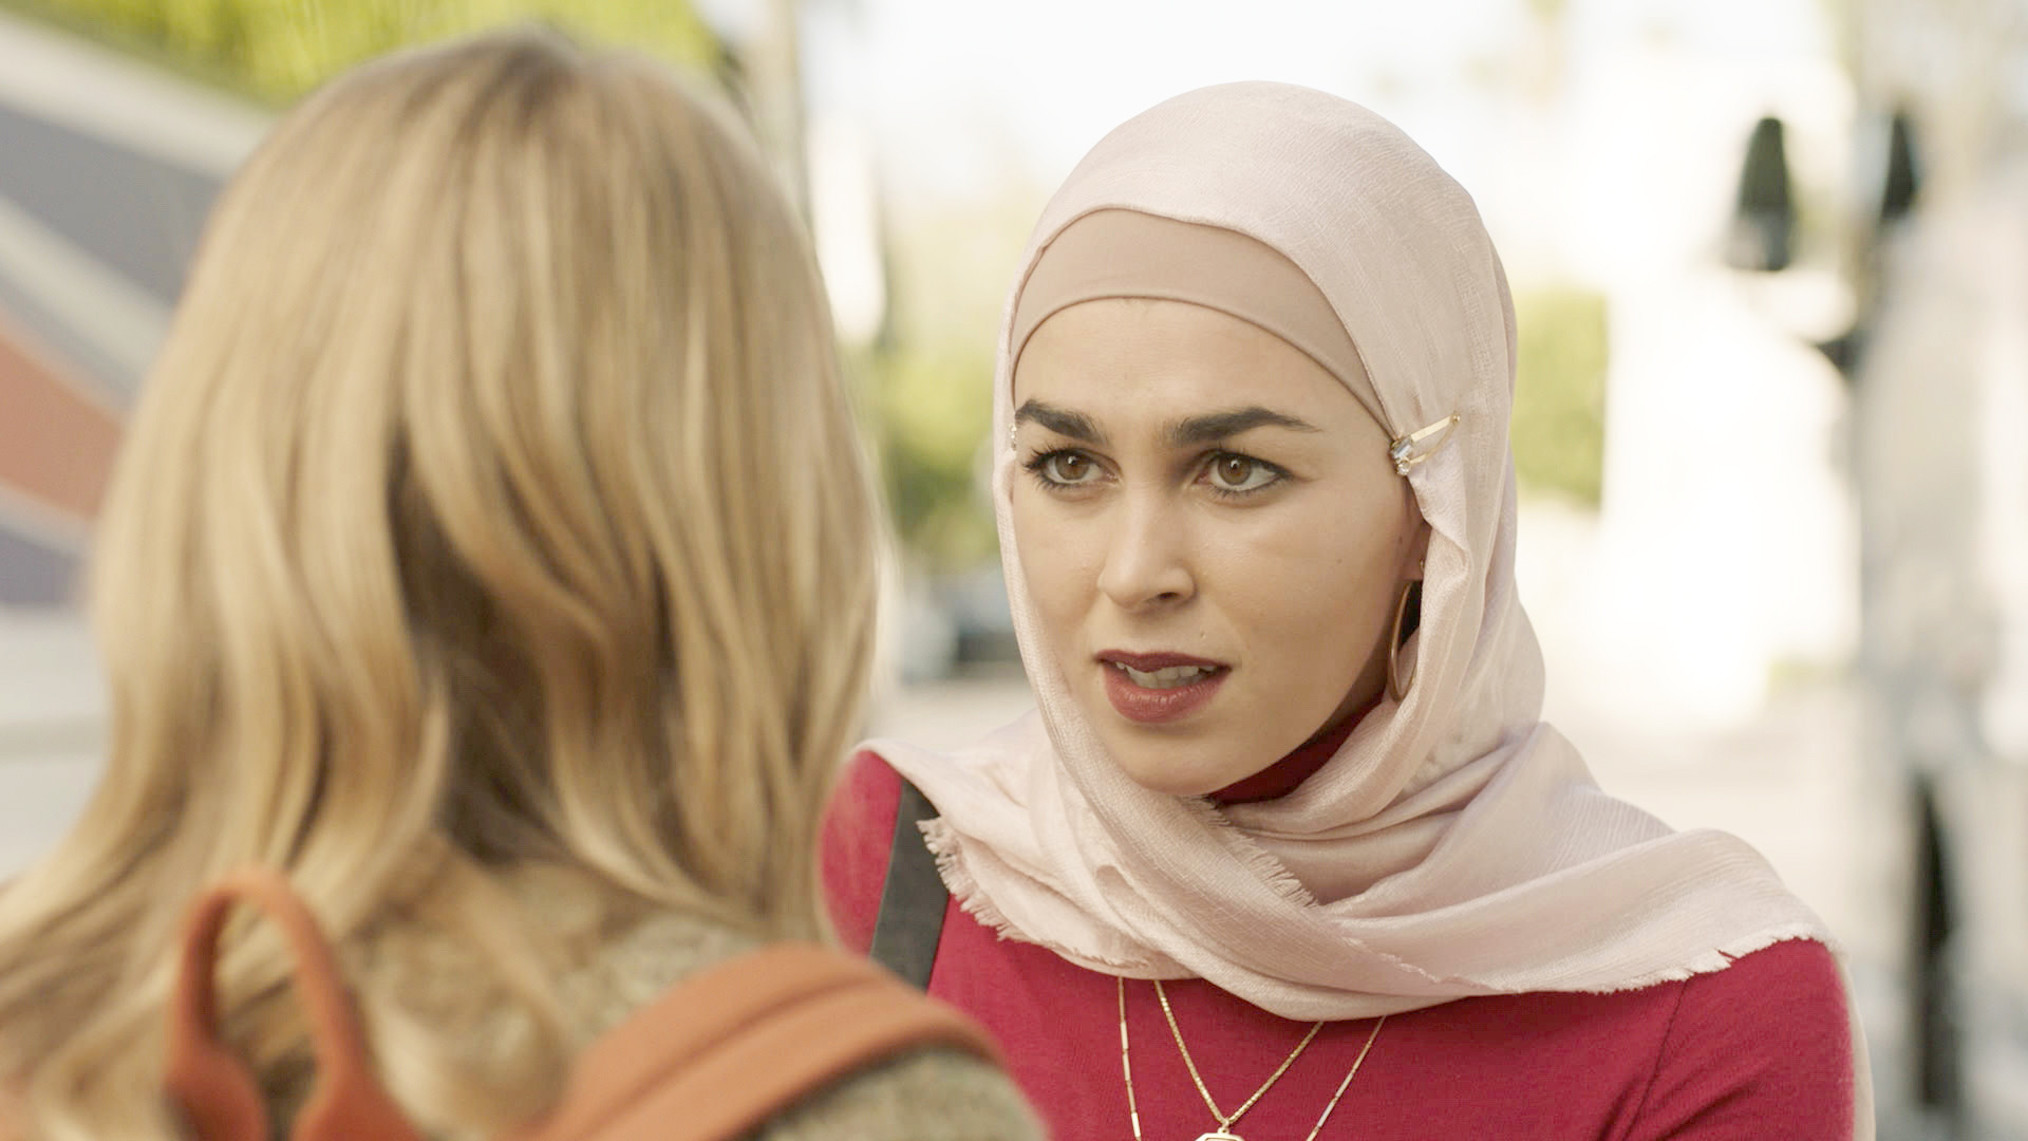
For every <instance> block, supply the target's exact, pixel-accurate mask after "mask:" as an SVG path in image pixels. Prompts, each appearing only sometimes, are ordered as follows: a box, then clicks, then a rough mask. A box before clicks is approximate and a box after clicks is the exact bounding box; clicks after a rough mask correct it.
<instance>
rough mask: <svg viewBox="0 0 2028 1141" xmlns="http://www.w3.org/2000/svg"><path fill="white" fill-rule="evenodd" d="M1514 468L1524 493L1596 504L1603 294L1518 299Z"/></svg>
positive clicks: (1540, 293) (1565, 292)
mask: <svg viewBox="0 0 2028 1141" xmlns="http://www.w3.org/2000/svg"><path fill="white" fill-rule="evenodd" d="M1514 311H1515V316H1516V319H1517V320H1518V321H1519V322H1520V347H1519V354H1518V359H1517V361H1516V374H1517V375H1516V377H1515V382H1514V419H1513V423H1512V425H1511V431H1510V438H1511V439H1512V440H1513V444H1514V470H1515V474H1516V476H1517V477H1518V478H1519V479H1520V481H1521V489H1522V490H1523V491H1525V492H1529V493H1531V494H1537V495H1550V496H1558V497H1561V498H1565V499H1569V500H1573V501H1575V502H1577V503H1579V504H1582V505H1584V506H1587V507H1594V508H1595V507H1597V506H1598V504H1599V494H1600V491H1601V483H1602V476H1603V472H1604V464H1605V381H1606V361H1607V339H1606V299H1605V295H1604V294H1601V293H1597V292H1593V291H1591V290H1587V289H1579V288H1573V287H1567V286H1563V287H1551V288H1541V289H1528V290H1522V291H1520V292H1518V293H1516V294H1515V296H1514Z"/></svg>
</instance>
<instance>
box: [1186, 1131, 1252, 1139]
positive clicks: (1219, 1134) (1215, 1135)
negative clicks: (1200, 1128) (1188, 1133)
mask: <svg viewBox="0 0 2028 1141" xmlns="http://www.w3.org/2000/svg"><path fill="white" fill-rule="evenodd" d="M1197 1141H1246V1139H1245V1138H1243V1137H1241V1136H1240V1135H1239V1134H1237V1133H1227V1132H1226V1131H1225V1130H1223V1129H1214V1130H1212V1131H1211V1132H1209V1133H1200V1134H1198V1135H1197Z"/></svg>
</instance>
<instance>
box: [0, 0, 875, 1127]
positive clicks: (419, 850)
mask: <svg viewBox="0 0 2028 1141" xmlns="http://www.w3.org/2000/svg"><path fill="white" fill-rule="evenodd" d="M874 542H875V539H874V524H873V522H872V504H871V500H870V491H869V489H868V485H867V481H866V478H865V474H864V469H863V466H862V462H861V453H860V448H859V441H858V438H857V436H856V435H855V432H854V429H853V427H852V423H851V420H850V417H849V415H848V409H847V407H846V403H845V396H844V393H843V390H842V386H841V383H840V381H839V378H838V375H837V365H836V361H835V359H834V356H833V349H832V342H831V332H830V324H829V316H828V313H827V312H826V310H825V307H824V302H823V299H822V294H821V290H820V286H819V282H818V278H817V274H816V269H815V266H814V264H813V261H812V259H811V256H810V253H809V250H808V246H807V243H806V241H805V239H804V236H803V234H802V231H801V227H800V223H799V221H798V219H797V218H796V216H795V214H794V212H793V211H792V210H791V208H790V207H789V206H788V205H787V202H786V199H785V198H784V196H783V195H782V194H781V193H779V192H778V190H777V189H776V187H775V186H774V184H773V182H772V181H771V179H770V177H769V176H768V174H767V173H766V172H765V166H764V163H763V162H762V160H761V158H760V156H759V155H758V154H757V153H756V152H755V150H754V148H753V147H752V146H751V145H750V144H749V143H748V142H747V141H746V139H745V136H744V134H743V132H742V131H741V130H740V129H739V128H738V126H737V125H736V124H735V123H734V122H733V121H731V120H730V119H729V118H728V117H727V115H726V113H725V112H724V111H722V110H721V109H720V108H719V107H718V105H717V104H716V103H715V102H714V101H713V100H711V99H708V98H706V97H703V96H701V95H699V94H697V93H694V92H690V91H688V90H687V89H685V88H684V87H683V84H682V82H681V81H680V80H679V79H678V78H677V77H675V76H673V75H671V74H670V73H668V72H666V71H665V70H664V69H662V68H660V67H658V66H656V65H654V64H651V63H648V62H645V61H643V60H640V59H637V58H634V57H631V56H628V55H624V54H590V53H585V52H581V51H579V50H578V49H576V48H574V47H573V46H571V45H570V44H569V43H567V42H565V41H564V40H562V39H561V38H560V37H558V36H555V35H553V34H550V33H547V32H542V31H536V30H526V31H517V32H513V33H505V34H494V35H489V36H485V37H481V38H477V39H473V40H468V41H464V42H461V43H457V44H453V45H451V46H448V47H444V48H439V49H436V50H431V51H425V52H417V53H410V54H405V55H400V56H395V57H391V58H389V59H387V60H384V61H381V62H378V63H376V64H373V65H370V66H368V67H366V68H363V69H361V70H359V71H356V72H354V73H352V74H351V75H348V76H346V77H344V78H342V79H340V80H338V81H337V82H335V83H333V84H332V85H331V86H330V87H328V88H327V89H325V90H323V91H322V92H320V93H318V94H317V95H315V96H313V97H312V98H311V99H310V100H308V101H307V102H306V103H305V104H304V105H303V106H302V107H300V108H299V109H298V110H296V111H295V112H294V113H293V114H291V115H290V116H289V117H288V118H287V119H286V120H285V121H284V122H282V123H281V124H280V125H279V126H278V127H277V128H276V129H275V131H274V133H273V135H272V136H271V138H269V139H268V140H267V141H266V143H264V145H263V146H262V147H261V148H260V150H259V151H258V152H257V153H256V154H255V156H254V157H253V158H252V159H251V160H250V161H249V163H248V164H247V167H246V169H245V170H244V171H243V172H242V173H240V174H239V176H238V177H237V178H236V179H235V180H234V182H233V184H232V185H231V186H230V187H229V188H228V189H227V191H226V193H225V194H224V196H223V197H222V199H221V201H220V203H219V205H218V206H217V208H216V210H215V212H214V214H213V216H212V219H211V222H210V227H209V229H208V231H207V234H206V237H205V240H204V244H203V248H202V250H201V251H200V254H199V257H198V259H197V261H196V264H195V266H194V268H193V271H192V275H191V278H190V282H189V286H188V289H187V292H186V295H185V297H184V299H183V302H182V304H181V306H180V308H179V310H178V313H177V316H176V320H175V323H174V326H173V328H172V329H171V331H170V335H169V338H168V341H167V343H166V344H165V346H164V347H163V350H162V352H161V355H160V358H159V360H158V363H157V365H156V367H155V370H154V372H153V374H152V376H151V378H150V380H149V383H148V386H147V391H146V394H145V396H144V398H143V400H142V402H141V405H140V407H139V409H138V411H137V414H136V416H135V418H134V422H133V425H132V430H131V432H130V436H129V439H128V441H127V443H126V447H125V451H124V453H123V454H122V456H121V459H120V462H119V468H118V471H117V473H116V475H115V479H114V486H113V488H112V491H111V493H110V498H109V501H108V506H107V508H106V512H105V516H104V519H103V523H102V526H101V529H100V532H99V536H98V540H97V551H96V557H95V560H94V562H95V577H94V580H93V583H92V594H93V604H94V608H95V609H94V621H95V625H96V629H97V633H98V637H99V641H100V645H101V651H102V654H103V657H104V661H105V665H106V669H107V671H108V674H109V677H110V684H111V693H112V718H111V721H112V725H111V733H112V742H111V749H110V756H109V759H108V765H107V769H106V773H105V777H104V780H103V781H102V783H101V785H100V787H99V789H98V791H97V793H96V795H95V797H94V798H93V800H92V802H91V804H90V806H89V808H88V809H87V810H86V812H85V813H84V815H83V818H82V820H81V821H80V823H79V824H78V825H77V827H76V828H75V830H74V831H73V832H72V833H71V834H70V835H69V836H68V838H67V839H66V840H65V841H64V842H63V843H62V844H61V845H60V846H59V847H58V848H57V849H56V850H55V852H54V853H53V854H51V855H50V856H49V857H48V858H47V859H45V860H43V861H42V862H41V863H39V864H38V865H36V866H35V867H34V868H33V869H32V870H30V871H29V872H27V873H25V874H24V875H23V876H22V877H20V878H19V879H18V880H17V881H15V882H14V883H13V884H12V885H10V886H9V887H7V888H6V890H5V891H4V892H0V1087H4V1086H7V1085H9V1084H11V1085H13V1086H14V1092H15V1096H16V1097H17V1098H18V1099H19V1101H20V1103H21V1105H22V1106H23V1107H24V1109H25V1115H26V1120H25V1122H23V1124H25V1125H26V1126H27V1128H28V1131H29V1134H30V1135H31V1136H33V1137H38V1138H46V1139H48V1141H57V1139H69V1138H80V1139H82V1138H86V1137H93V1138H102V1137H109V1136H119V1137H145V1136H170V1135H174V1134H175V1133H176V1125H175V1123H174V1122H173V1121H172V1120H170V1117H169V1115H168V1114H167V1112H166V1111H165V1109H164V1107H163V1106H162V1105H161V1104H160V1099H159V1097H158V1095H157V1092H156V1091H157V1089H158V1083H159V1072H160V1058H159V1056H158V1055H159V1051H158V1049H157V1046H156V1042H157V1039H158V1038H159V1037H160V1036H161V1035H160V1026H161V1023H162V1014H161V1011H162V1007H163V1003H164V999H165V995H166V991H167V983H168V960H169V958H170V955H169V948H170V947H171V945H172V941H173V937H174V932H175V929H176V926H177V923H178V920H179V917H180V915H181V913H182V910H183V908H184V906H185V904H186V902H187V901H188V899H189V897H190V895H191V893H192V892H193V890H194V889H196V888H197V887H198V886H199V885H201V884H203V883H205V882H206V881H207V880H209V879H211V878H213V877H215V876H217V875H219V874H220V873H222V872H224V871H226V870H228V869H231V868H233V867H235V866H237V865H242V864H246V863H249V862H260V863H265V864H269V865H274V866H279V867H282V868H285V869H287V870H288V872H289V874H290V875H291V876H292V878H293V879H294V881H295V883H296V884H297V885H298V887H299V889H300V890H301V891H302V893H303V894H304V896H305V897H306V899H308V900H309V901H310V902H311V904H312V906H313V907H314V908H315V910H316V911H317V912H318V914H319V915H320V917H321V919H322V920H323V922H324V924H325V925H326V927H327V930H328V932H329V933H330V934H331V936H332V937H333V939H334V941H335V942H336V943H337V944H338V945H339V947H340V949H341V952H342V953H343V954H344V955H345V957H346V961H347V962H348V964H350V966H351V969H353V970H354V971H355V976H356V979H357V981H358V985H359V990H360V1001H361V1005H362V1007H363V1009H364V1010H365V1012H366V1015H367V1019H368V1022H369V1024H370V1025H371V1027H372V1033H373V1037H374V1041H375V1047H376V1050H377V1052H378V1053H379V1055H380V1060H381V1063H382V1069H383V1071H384V1072H386V1073H388V1074H389V1076H390V1080H391V1082H392V1084H393V1085H394V1088H395V1091H396V1093H397V1095H398V1096H399V1097H401V1098H402V1099H403V1100H404V1101H405V1102H406V1103H407V1104H408V1105H409V1106H410V1108H411V1111H412V1112H415V1113H416V1114H418V1116H419V1118H420V1119H421V1120H422V1122H423V1123H424V1124H425V1126H426V1127H428V1128H430V1129H432V1130H434V1131H439V1132H465V1131H478V1132H484V1131H488V1130H491V1129H496V1128H499V1127H501V1126H503V1125H506V1124H511V1123H512V1122H513V1121H516V1120H519V1119H522V1118H525V1117H527V1116H528V1115H530V1114H532V1113H534V1112H537V1111H539V1110H540V1109H541V1108H543V1107H544V1105H546V1104H547V1103H548V1101H549V1100H550V1099H551V1098H552V1097H553V1096H554V1093H555V1091H556V1088H557V1081H558V1078H559V1076H560V1074H561V1066H562V1062H563V1061H564V1060H565V1059H567V1057H568V1055H569V1053H570V1051H571V1050H572V1049H573V1048H574V1047H573V1044H572V1042H571V1041H570V1037H571V1035H570V1030H569V1027H568V1025H567V1023H568V1020H567V1019H566V1018H565V1017H564V1016H563V1014H562V1013H561V1011H560V1007H559V1005H558V1001H559V1000H558V998H557V995H556V986H555V983H554V981H553V980H554V979H555V977H556V976H557V973H558V971H559V970H560V969H562V968H564V967H567V966H568V965H569V963H570V961H571V960H572V958H573V957H579V958H581V957H583V956H585V955H588V954H591V953H594V950H595V947H593V948H592V949H588V948H587V946H585V945H580V943H573V942H571V941H570V940H568V939H565V938H563V937H561V936H559V935H557V934H555V933H553V932H551V931H549V930H546V929H545V924H544V923H542V922H541V921H540V920H539V919H537V918H535V917H534V916H532V915H531V914H530V913H529V909H528V908H527V907H525V906H522V905H521V904H520V903H518V902H517V900H519V899H522V898H524V897H525V895H526V893H525V892H524V893H522V894H521V895H517V894H516V892H515V891H514V890H512V885H511V884H510V882H509V881H510V880H512V879H513V878H514V877H516V876H520V875H523V874H525V873H528V872H529V870H530V869H535V873H534V874H538V875H552V874H554V875H555V876H556V877H557V878H556V879H555V880H554V882H551V883H550V884H549V885H548V889H547V890H551V891H568V892H569V893H570V894H571V897H572V898H573V900H575V901H577V902H578V903H580V904H582V903H583V902H584V901H586V900H589V901H590V902H591V904H592V905H594V906H593V910H594V911H595V913H596V923H594V924H593V926H594V928H595V929H596V931H598V932H605V933H610V932H612V931H614V930H615V929H616V925H620V924H625V923H629V922H633V921H636V920H638V918H639V917H641V916H643V915H645V914H647V913H649V912H651V911H655V910H658V909H659V910H669V909H680V910H683V911H686V912H689V913H694V914H698V915H701V916H704V917H707V918H710V919H713V920H716V921H721V922H723V923H726V924H730V925H733V926H736V927H738V928H741V929H744V930H748V931H751V932H754V933H755V934H757V935H760V936H762V937H787V936H804V937H808V936H813V935H817V934H819V933H820V927H821V923H820V920H819V919H818V918H817V903H816V885H815V858H814V843H815V841H814V835H815V831H816V818H817V814H818V813H819V812H820V811H821V806H822V802H823V798H824V796H825V793H826V791H827V789H828V787H829V781H830V778H831V774H832V772H833V771H834V769H835V767H836V764H837V761H838V758H839V757H840V756H841V755H842V753H843V751H844V749H845V747H846V745H847V744H848V743H849V740H850V736H851V734H852V732H853V731H854V729H855V727H856V722H857V718H858V715H859V705H860V698H861V690H862V684H863V681H864V675H865V670H866V667H867V660H868V647H869V642H870V630H871V623H872V607H873V593H874V568H873V563H874ZM235 931H236V932H237V933H236V934H235V935H234V936H233V939H234V946H233V947H232V948H231V950H230V951H229V953H228V954H227V956H226V959H225V966H224V969H223V971H222V975H221V986H222V991H221V993H222V994H223V995H225V996H226V1000H225V1008H226V1013H227V1017H226V1024H227V1027H228V1031H229V1034H230V1036H231V1037H232V1038H233V1040H234V1041H235V1042H236V1043H237V1044H238V1046H239V1048H240V1049H242V1050H243V1051H245V1052H246V1053H247V1055H248V1056H250V1057H251V1058H252V1059H253V1060H254V1062H255V1063H256V1065H257V1068H258V1069H259V1070H260V1072H261V1074H262V1077H263V1080H264V1081H266V1082H267V1083H268V1084H269V1085H270V1087H271V1088H274V1089H285V1088H287V1087H288V1086H289V1083H290V1082H292V1081H295V1080H296V1079H298V1078H300V1076H301V1075H300V1067H301V1065H302V1064H303V1058H304V1041H303V1034H302V1028H301V1027H300V1025H298V1023H297V1021H296V1018H295V1015H294V1013H293V1006H292V1004H291V1003H290V1002H289V1001H288V1000H287V999H286V995H285V990H284V988H283V986H282V979H283V978H284V974H285V966H284V963H285V960H284V957H283V955H282V952H281V950H280V945H279V942H278V941H274V940H272V939H270V938H268V937H266V934H265V933H264V932H262V931H260V930H259V929H258V928H257V927H256V926H254V925H246V926H244V927H238V928H235ZM592 943H593V944H594V945H595V944H596V939H593V940H592ZM432 948H434V950H432ZM444 948H451V950H444ZM432 988H434V997H432ZM447 988H448V989H447ZM481 1024H483V1025H484V1027H485V1029H486V1032H485V1033H477V1032H476V1031H477V1030H478V1029H479V1028H480V1026H481Z"/></svg>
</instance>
